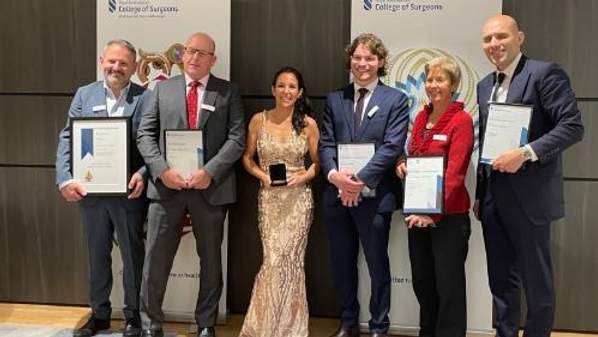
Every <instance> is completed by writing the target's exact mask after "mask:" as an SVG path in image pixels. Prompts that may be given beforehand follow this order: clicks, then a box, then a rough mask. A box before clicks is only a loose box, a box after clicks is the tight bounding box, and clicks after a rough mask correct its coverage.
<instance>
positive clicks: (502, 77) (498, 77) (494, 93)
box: [490, 73, 505, 102]
mask: <svg viewBox="0 0 598 337" xmlns="http://www.w3.org/2000/svg"><path fill="white" fill-rule="evenodd" d="M504 80H505V73H498V74H497V73H494V86H493V87H492V97H490V102H496V98H497V97H498V88H500V85H501V84H502V82H503V81H504Z"/></svg>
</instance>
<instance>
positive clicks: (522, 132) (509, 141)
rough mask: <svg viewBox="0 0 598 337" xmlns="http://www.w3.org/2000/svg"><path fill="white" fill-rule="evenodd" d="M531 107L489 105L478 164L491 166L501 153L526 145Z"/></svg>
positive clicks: (504, 104)
mask: <svg viewBox="0 0 598 337" xmlns="http://www.w3.org/2000/svg"><path fill="white" fill-rule="evenodd" d="M532 112H533V106H531V105H520V104H506V103H490V105H489V107H488V120H487V121H486V131H485V133H484V143H483V144H482V154H481V155H480V162H481V163H484V164H492V162H493V161H494V159H495V158H496V157H497V156H498V155H500V154H501V153H503V152H505V151H508V150H512V149H516V148H518V147H521V146H523V145H525V144H527V143H528V133H529V123H530V120H531V117H532Z"/></svg>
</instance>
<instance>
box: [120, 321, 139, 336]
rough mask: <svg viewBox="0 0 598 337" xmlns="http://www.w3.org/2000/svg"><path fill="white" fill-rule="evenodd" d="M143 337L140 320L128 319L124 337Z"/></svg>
mask: <svg viewBox="0 0 598 337" xmlns="http://www.w3.org/2000/svg"><path fill="white" fill-rule="evenodd" d="M139 336H141V320H139V318H133V319H128V320H127V322H126V323H125V328H124V329H123V337H139Z"/></svg>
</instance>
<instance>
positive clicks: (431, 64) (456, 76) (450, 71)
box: [424, 56, 461, 88]
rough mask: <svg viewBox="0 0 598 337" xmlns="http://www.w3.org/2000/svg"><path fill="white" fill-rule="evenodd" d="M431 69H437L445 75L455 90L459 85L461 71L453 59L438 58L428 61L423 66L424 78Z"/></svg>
mask: <svg viewBox="0 0 598 337" xmlns="http://www.w3.org/2000/svg"><path fill="white" fill-rule="evenodd" d="M433 68H439V69H440V70H442V71H444V72H445V73H447V75H448V77H449V79H450V80H451V83H452V84H453V85H454V86H455V88H457V87H458V86H459V83H461V69H460V68H459V66H458V65H457V62H455V60H454V59H452V58H450V57H446V56H439V57H436V58H433V59H431V60H430V61H428V63H426V65H425V66H424V72H425V74H426V78H427V77H428V74H429V73H430V71H431V70H432V69H433Z"/></svg>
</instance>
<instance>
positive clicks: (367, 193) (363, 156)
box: [336, 143, 376, 198]
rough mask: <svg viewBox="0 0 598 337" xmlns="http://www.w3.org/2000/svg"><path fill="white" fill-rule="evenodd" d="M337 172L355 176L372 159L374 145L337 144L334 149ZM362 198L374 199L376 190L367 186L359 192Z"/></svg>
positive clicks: (374, 150) (374, 149)
mask: <svg viewBox="0 0 598 337" xmlns="http://www.w3.org/2000/svg"><path fill="white" fill-rule="evenodd" d="M336 150H337V161H338V169H339V171H343V170H344V171H349V172H351V173H352V174H356V173H357V172H359V171H360V170H361V169H362V168H364V167H365V166H366V165H367V163H368V162H369V161H370V160H371V159H372V157H373V156H374V153H376V144H375V143H339V144H337V147H336ZM361 195H362V196H364V197H370V198H372V197H375V196H376V190H371V189H369V188H368V187H367V186H366V187H365V188H364V189H363V190H362V191H361Z"/></svg>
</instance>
